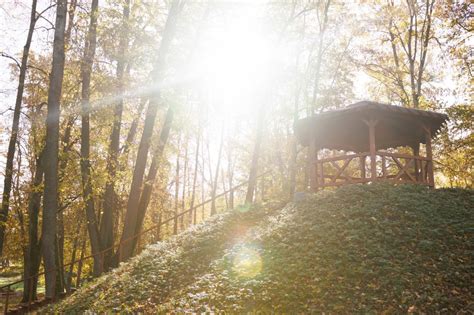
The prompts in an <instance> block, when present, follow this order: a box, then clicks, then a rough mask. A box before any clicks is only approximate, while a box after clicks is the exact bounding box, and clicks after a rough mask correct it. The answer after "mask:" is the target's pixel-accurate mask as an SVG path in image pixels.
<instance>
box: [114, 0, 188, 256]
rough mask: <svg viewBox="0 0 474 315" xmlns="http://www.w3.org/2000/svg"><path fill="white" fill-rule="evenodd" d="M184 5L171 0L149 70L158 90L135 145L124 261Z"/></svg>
mask: <svg viewBox="0 0 474 315" xmlns="http://www.w3.org/2000/svg"><path fill="white" fill-rule="evenodd" d="M183 5H184V3H181V2H180V1H179V0H174V1H173V2H172V3H171V7H170V9H169V13H168V18H167V20H166V24H165V28H164V30H163V37H162V40H161V45H160V49H159V51H158V56H157V60H156V63H155V65H154V69H153V73H152V77H153V81H154V82H155V86H154V88H155V89H157V90H156V91H154V92H153V95H152V97H150V101H149V104H148V109H147V112H146V118H145V124H144V127H143V133H142V137H141V140H140V144H139V147H138V153H137V158H136V162H135V167H134V171H133V177H132V183H131V186H130V194H129V197H128V202H127V210H126V214H125V222H124V227H123V232H122V237H121V245H120V247H119V260H120V261H124V260H126V259H128V258H129V257H130V256H132V253H133V248H134V241H132V240H135V239H136V238H135V237H134V235H135V232H136V230H137V229H140V228H141V227H139V226H137V222H138V206H139V203H140V196H141V192H142V188H143V177H144V174H145V167H146V162H147V159H148V151H149V149H150V141H151V138H152V135H153V129H154V126H155V120H156V116H157V113H158V107H159V104H160V87H159V85H160V84H161V82H162V81H163V77H164V70H165V65H166V58H167V55H168V51H169V48H170V46H171V41H172V39H173V37H174V33H175V29H176V23H177V20H178V15H179V12H180V11H181V9H182V6H183Z"/></svg>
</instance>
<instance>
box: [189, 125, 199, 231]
mask: <svg viewBox="0 0 474 315" xmlns="http://www.w3.org/2000/svg"><path fill="white" fill-rule="evenodd" d="M200 137H201V124H199V129H198V133H197V139H196V157H195V159H194V173H193V174H194V176H193V186H192V192H191V204H190V206H189V208H190V209H193V208H194V200H195V198H196V181H197V173H198V165H199V145H200V141H199V140H200V139H201V138H200ZM189 218H190V222H191V224H192V223H194V224H196V209H193V210H191V212H190V213H189Z"/></svg>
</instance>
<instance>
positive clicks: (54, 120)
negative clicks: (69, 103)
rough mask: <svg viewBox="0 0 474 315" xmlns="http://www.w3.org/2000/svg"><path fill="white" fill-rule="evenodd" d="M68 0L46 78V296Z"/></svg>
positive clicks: (62, 5) (51, 269)
mask: <svg viewBox="0 0 474 315" xmlns="http://www.w3.org/2000/svg"><path fill="white" fill-rule="evenodd" d="M66 14H67V1H66V0H58V1H57V6H56V23H55V31H54V43H53V60H52V68H51V74H50V77H49V91H48V114H47V119H46V146H45V149H44V156H43V157H44V160H43V164H44V197H43V226H42V249H43V256H44V268H45V285H46V292H45V295H46V298H52V299H54V297H55V294H56V257H55V250H54V248H55V240H56V214H57V212H58V152H59V115H60V101H61V94H62V86H63V77H64V60H65V53H64V31H65V27H66Z"/></svg>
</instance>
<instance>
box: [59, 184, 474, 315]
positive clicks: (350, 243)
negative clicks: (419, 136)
mask: <svg viewBox="0 0 474 315" xmlns="http://www.w3.org/2000/svg"><path fill="white" fill-rule="evenodd" d="M473 208H474V193H473V192H472V191H466V190H436V191H433V190H429V189H427V188H425V187H420V186H398V187H393V186H388V185H364V186H348V187H343V188H340V189H338V190H337V191H335V192H321V193H319V194H316V195H314V196H311V197H310V198H307V199H306V200H305V201H303V202H300V203H298V204H296V205H295V204H289V205H287V206H286V207H283V209H282V207H281V206H280V207H278V206H277V205H275V204H274V205H267V206H263V207H258V208H256V209H253V210H251V211H249V212H247V213H243V214H242V213H237V212H232V213H227V214H224V215H221V216H218V217H216V218H213V219H212V221H213V222H209V223H208V224H205V225H202V226H199V227H197V228H195V229H194V230H191V231H189V232H186V233H184V234H183V235H180V236H179V237H176V238H174V239H172V240H170V241H167V242H163V243H159V244H157V245H154V246H152V247H150V248H149V249H148V250H146V251H145V252H144V253H142V254H141V255H140V256H139V257H137V258H135V259H134V260H133V261H132V262H130V263H129V264H125V265H123V266H122V267H121V268H119V269H118V270H117V271H116V272H113V273H111V274H109V275H106V276H104V277H102V278H100V279H99V280H98V281H96V282H95V283H93V284H92V285H90V286H89V287H87V288H84V289H81V290H80V291H79V292H77V293H76V294H74V295H73V296H71V297H70V298H68V299H67V300H65V301H63V302H62V303H60V304H59V305H57V306H56V310H57V311H65V312H68V311H69V312H78V311H82V310H85V309H90V310H93V311H104V310H115V311H150V312H151V311H154V312H156V311H161V312H170V311H206V310H215V311H218V310H226V311H230V312H231V313H242V312H247V311H255V310H261V311H277V312H286V313H294V312H305V313H308V312H315V313H319V312H321V311H326V312H329V313H348V312H364V313H367V312H369V313H380V312H382V311H386V312H387V313H399V312H406V311H425V312H428V313H432V312H434V311H441V312H443V311H445V312H446V313H453V311H454V310H456V311H459V310H467V309H470V310H471V311H473V310H474V309H473V305H472V301H473V294H472V292H474V285H473V281H472V280H473V279H472V270H473V262H472V258H473V251H472V248H473V246H472V245H473V244H472V243H473V223H474V212H473V211H474V210H473ZM272 209H278V210H277V211H274V210H272ZM246 257H247V258H249V257H250V258H249V259H247V260H246V259H245V258H246ZM469 303H471V305H470V306H469Z"/></svg>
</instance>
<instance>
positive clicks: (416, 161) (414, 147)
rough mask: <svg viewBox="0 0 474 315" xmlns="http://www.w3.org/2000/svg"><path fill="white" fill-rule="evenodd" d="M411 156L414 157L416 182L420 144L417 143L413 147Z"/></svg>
mask: <svg viewBox="0 0 474 315" xmlns="http://www.w3.org/2000/svg"><path fill="white" fill-rule="evenodd" d="M412 149H413V156H414V157H415V158H414V162H415V163H413V164H414V166H415V179H416V181H417V182H420V160H419V159H418V158H419V157H420V144H419V143H417V144H415V145H414V146H413V147H412Z"/></svg>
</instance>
